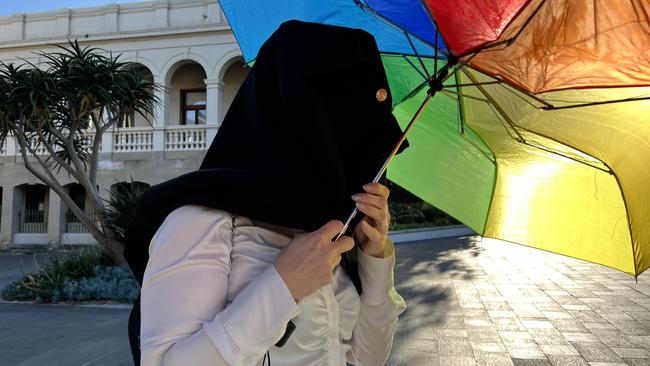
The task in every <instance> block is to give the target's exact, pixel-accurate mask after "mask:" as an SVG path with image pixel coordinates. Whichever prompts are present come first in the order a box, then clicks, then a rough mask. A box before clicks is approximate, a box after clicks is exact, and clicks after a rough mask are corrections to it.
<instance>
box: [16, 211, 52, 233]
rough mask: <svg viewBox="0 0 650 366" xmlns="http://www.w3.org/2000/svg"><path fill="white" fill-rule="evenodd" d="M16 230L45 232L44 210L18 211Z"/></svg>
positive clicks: (20, 231) (21, 231)
mask: <svg viewBox="0 0 650 366" xmlns="http://www.w3.org/2000/svg"><path fill="white" fill-rule="evenodd" d="M18 232H19V233H46V232H47V221H46V219H45V211H42V210H24V211H21V212H18Z"/></svg>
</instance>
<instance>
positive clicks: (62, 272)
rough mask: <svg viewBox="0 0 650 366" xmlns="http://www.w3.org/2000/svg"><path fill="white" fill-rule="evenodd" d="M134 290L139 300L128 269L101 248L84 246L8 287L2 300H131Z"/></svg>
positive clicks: (133, 279)
mask: <svg viewBox="0 0 650 366" xmlns="http://www.w3.org/2000/svg"><path fill="white" fill-rule="evenodd" d="M129 279H130V280H131V281H129ZM134 287H135V289H134ZM133 291H136V297H137V291H138V283H137V281H136V280H135V278H134V277H133V275H132V274H131V272H130V270H129V269H128V268H125V267H119V266H116V265H115V263H114V262H113V260H112V259H111V257H110V256H109V255H108V254H106V252H105V251H103V250H102V249H101V248H94V247H85V248H81V249H74V250H70V251H67V252H65V253H63V254H62V255H59V256H56V257H54V258H52V259H50V261H49V262H48V263H46V264H44V265H43V266H41V268H40V269H39V270H38V271H37V272H35V273H30V274H27V275H25V276H24V277H23V278H21V279H20V280H18V281H15V282H13V283H11V284H9V285H7V286H6V287H5V288H4V289H2V291H1V292H0V297H2V298H3V299H5V300H21V301H25V300H34V301H36V302H56V301H64V300H115V301H132V300H131V299H133V295H132V293H133ZM83 294H87V295H88V296H86V297H84V296H82V295H83ZM93 296H94V297H93Z"/></svg>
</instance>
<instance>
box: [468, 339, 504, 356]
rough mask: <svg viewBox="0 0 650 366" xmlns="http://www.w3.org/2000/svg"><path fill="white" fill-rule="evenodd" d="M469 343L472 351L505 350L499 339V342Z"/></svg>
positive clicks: (491, 351)
mask: <svg viewBox="0 0 650 366" xmlns="http://www.w3.org/2000/svg"><path fill="white" fill-rule="evenodd" d="M471 343H472V348H473V349H474V352H489V353H499V352H500V353H504V352H506V347H505V346H504V345H503V343H501V340H499V342H491V343H484V342H471Z"/></svg>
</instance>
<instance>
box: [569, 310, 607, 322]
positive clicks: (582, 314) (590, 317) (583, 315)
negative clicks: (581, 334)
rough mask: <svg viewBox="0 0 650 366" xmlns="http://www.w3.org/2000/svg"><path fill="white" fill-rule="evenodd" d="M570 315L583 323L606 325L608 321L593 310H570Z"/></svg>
mask: <svg viewBox="0 0 650 366" xmlns="http://www.w3.org/2000/svg"><path fill="white" fill-rule="evenodd" d="M569 314H571V316H572V317H573V318H574V319H576V320H579V321H581V322H601V323H606V322H607V320H606V319H605V318H603V317H602V316H600V315H598V313H597V312H595V311H592V310H586V311H585V310H578V311H573V310H569Z"/></svg>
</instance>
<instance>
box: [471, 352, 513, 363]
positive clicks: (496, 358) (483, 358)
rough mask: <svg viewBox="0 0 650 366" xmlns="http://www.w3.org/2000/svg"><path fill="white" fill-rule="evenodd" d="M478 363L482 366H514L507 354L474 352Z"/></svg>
mask: <svg viewBox="0 0 650 366" xmlns="http://www.w3.org/2000/svg"><path fill="white" fill-rule="evenodd" d="M474 355H475V357H476V362H477V364H478V365H480V366H514V364H513V363H512V359H511V358H510V355H508V354H507V353H491V352H476V351H475V352H474Z"/></svg>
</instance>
